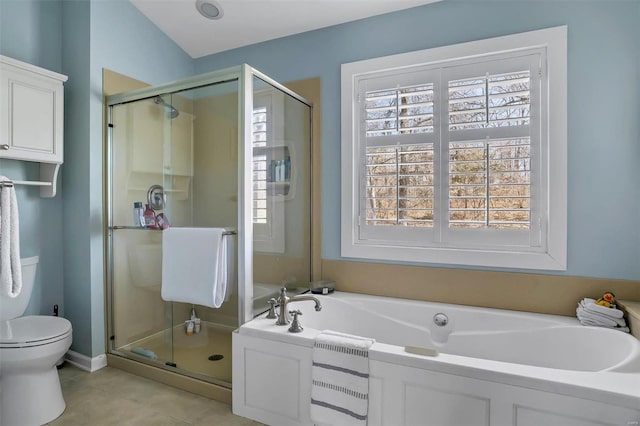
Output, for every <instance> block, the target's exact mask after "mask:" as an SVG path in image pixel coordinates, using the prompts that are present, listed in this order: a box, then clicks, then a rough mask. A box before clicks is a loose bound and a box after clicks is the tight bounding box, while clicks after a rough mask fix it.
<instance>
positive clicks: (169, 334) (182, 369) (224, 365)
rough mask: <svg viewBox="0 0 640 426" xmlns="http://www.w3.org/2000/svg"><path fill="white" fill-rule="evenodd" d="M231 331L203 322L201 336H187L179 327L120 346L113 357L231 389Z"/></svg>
mask: <svg viewBox="0 0 640 426" xmlns="http://www.w3.org/2000/svg"><path fill="white" fill-rule="evenodd" d="M234 329H235V327H231V326H226V325H221V324H215V323H210V322H205V321H203V322H202V325H201V331H200V333H197V334H193V335H191V336H188V335H187V334H186V333H185V329H184V325H182V324H178V325H175V326H173V327H172V328H168V329H166V330H162V331H159V332H157V333H155V334H152V335H150V336H148V337H144V338H142V339H139V340H137V341H135V342H132V343H130V344H128V345H124V346H121V347H119V348H117V349H116V350H115V351H113V353H114V354H115V355H120V356H123V357H126V358H131V359H134V360H136V361H140V362H144V363H146V364H151V365H153V366H156V367H160V368H163V369H168V370H170V371H173V372H176V373H178V374H184V375H186V376H190V377H193V378H196V379H199V380H204V381H207V382H210V383H214V384H217V385H220V386H225V387H228V388H230V387H231V359H232V357H231V332H232V331H233V330H234ZM211 357H215V359H216V360H215V362H212V360H210V358H211Z"/></svg>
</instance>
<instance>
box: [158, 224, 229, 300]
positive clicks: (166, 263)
mask: <svg viewBox="0 0 640 426" xmlns="http://www.w3.org/2000/svg"><path fill="white" fill-rule="evenodd" d="M224 232H225V229H224V228H168V229H165V230H164V231H162V291H161V295H162V299H163V300H166V301H172V302H183V303H192V304H196V305H203V306H208V307H210V308H219V307H220V306H221V305H222V303H223V302H224V300H225V294H226V292H227V286H228V285H230V284H229V274H228V268H227V266H228V265H227V245H226V242H225V240H226V238H225V236H224V235H223V233H224Z"/></svg>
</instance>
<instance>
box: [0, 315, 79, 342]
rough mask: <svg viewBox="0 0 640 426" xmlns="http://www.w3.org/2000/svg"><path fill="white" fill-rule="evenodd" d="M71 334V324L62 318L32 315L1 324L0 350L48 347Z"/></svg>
mask: <svg viewBox="0 0 640 426" xmlns="http://www.w3.org/2000/svg"><path fill="white" fill-rule="evenodd" d="M70 334H71V323H70V322H69V321H68V320H66V319H64V318H60V317H49V316H44V315H32V316H26V317H19V318H15V319H11V320H7V321H3V322H2V323H0V349H11V348H29V347H34V346H42V345H48V344H50V343H54V342H57V341H59V340H62V339H65V338H66V337H68V336H69V335H70Z"/></svg>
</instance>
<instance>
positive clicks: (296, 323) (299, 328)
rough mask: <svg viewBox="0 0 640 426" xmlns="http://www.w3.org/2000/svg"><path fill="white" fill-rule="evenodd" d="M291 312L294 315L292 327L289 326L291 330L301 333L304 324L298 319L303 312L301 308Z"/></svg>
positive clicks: (291, 331)
mask: <svg viewBox="0 0 640 426" xmlns="http://www.w3.org/2000/svg"><path fill="white" fill-rule="evenodd" d="M289 313H290V314H291V315H293V322H292V323H291V327H289V332H290V333H300V332H301V331H302V330H304V329H303V328H302V324H300V320H298V316H299V315H302V312H300V310H296V311H289Z"/></svg>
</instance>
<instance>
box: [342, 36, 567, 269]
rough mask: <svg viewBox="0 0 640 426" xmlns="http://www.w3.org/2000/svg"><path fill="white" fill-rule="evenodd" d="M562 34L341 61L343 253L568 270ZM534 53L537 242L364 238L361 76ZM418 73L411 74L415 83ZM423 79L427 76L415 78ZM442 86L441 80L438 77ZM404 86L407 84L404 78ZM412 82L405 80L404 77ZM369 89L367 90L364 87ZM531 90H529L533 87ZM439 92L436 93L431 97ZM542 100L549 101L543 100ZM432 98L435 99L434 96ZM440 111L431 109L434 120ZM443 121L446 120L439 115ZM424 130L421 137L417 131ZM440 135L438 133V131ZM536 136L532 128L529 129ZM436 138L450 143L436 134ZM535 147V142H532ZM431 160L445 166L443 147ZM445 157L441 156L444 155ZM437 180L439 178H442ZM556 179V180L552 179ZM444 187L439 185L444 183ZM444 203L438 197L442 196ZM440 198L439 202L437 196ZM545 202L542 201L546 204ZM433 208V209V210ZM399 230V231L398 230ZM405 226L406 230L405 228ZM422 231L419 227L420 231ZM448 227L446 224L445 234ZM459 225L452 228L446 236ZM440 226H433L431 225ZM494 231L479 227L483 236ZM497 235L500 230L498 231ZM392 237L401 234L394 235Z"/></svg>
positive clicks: (392, 232)
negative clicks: (537, 79) (538, 95)
mask: <svg viewBox="0 0 640 426" xmlns="http://www.w3.org/2000/svg"><path fill="white" fill-rule="evenodd" d="M566 34H567V27H566V26H562V27H555V28H549V29H544V30H538V31H531V32H526V33H520V34H514V35H509V36H504V37H497V38H492V39H486V40H479V41H472V42H468V43H462V44H456V45H451V46H444V47H438V48H433V49H427V50H422V51H416V52H409V53H404V54H399V55H392V56H386V57H381V58H374V59H369V60H364V61H358V62H352V63H348V64H343V65H342V70H341V74H342V86H341V102H342V129H341V131H342V134H341V136H342V165H341V170H342V203H341V204H342V205H341V226H342V230H341V256H343V257H353V258H366V259H376V260H385V261H411V262H424V263H443V264H452V265H456V264H458V265H470V266H485V267H505V268H524V269H542V270H566V264H567V253H566V250H567V248H566V246H567V218H566V215H567V174H566V168H567V112H566V102H567V101H566V96H567V95H566V78H567V77H566V75H567V65H566V49H567V48H566V37H567V36H566ZM532 52H539V53H540V55H541V57H542V58H543V59H542V63H541V68H540V72H541V73H542V78H540V83H541V86H540V92H541V93H542V95H543V96H542V100H543V101H544V103H543V104H542V106H541V108H540V110H541V113H542V114H541V116H540V120H539V123H540V128H539V134H540V152H539V157H540V158H539V159H540V167H539V168H538V169H537V170H538V171H539V176H538V177H537V179H536V182H535V186H534V182H533V180H532V182H531V191H541V195H539V198H540V200H541V201H542V203H541V204H542V208H543V209H544V208H545V207H546V212H545V211H543V212H541V213H540V216H539V217H541V218H542V219H541V221H540V222H541V223H540V224H539V228H538V229H537V230H536V229H535V228H536V227H537V226H538V224H537V223H533V221H534V216H533V215H532V216H531V219H532V223H531V231H528V232H529V233H530V234H533V233H534V231H535V232H537V233H538V234H539V236H540V241H541V245H540V247H535V246H533V245H531V244H529V245H522V246H513V245H499V244H475V245H473V244H472V245H469V244H466V247H460V246H456V245H455V244H454V243H452V242H451V241H447V242H446V243H441V242H438V245H429V244H425V243H424V242H423V241H422V242H421V241H420V239H419V238H415V234H416V233H414V235H413V236H412V237H408V238H403V237H401V235H402V234H410V233H411V232H410V231H411V229H408V230H405V229H393V228H391V229H389V230H385V231H383V233H385V234H387V237H386V238H385V239H365V238H361V236H360V235H361V234H360V229H359V227H360V222H361V219H360V217H361V214H362V213H361V211H360V209H361V205H360V199H361V195H362V191H366V188H365V183H364V181H363V180H362V179H361V172H362V170H363V169H364V156H363V155H362V150H363V149H366V148H364V147H366V141H364V140H362V139H364V138H362V137H361V123H362V118H361V117H360V115H361V111H360V108H361V107H360V105H359V102H358V100H359V99H362V93H363V91H362V88H361V84H360V83H361V82H362V81H366V80H367V79H374V78H375V79H381V78H382V77H384V78H389V79H393V78H394V76H396V75H399V74H407V75H409V74H411V73H414V72H429V70H430V69H434V68H442V67H443V65H444V66H446V65H447V64H456V65H463V64H465V63H476V62H479V61H482V60H483V59H488V60H493V59H496V58H510V57H518V56H524V55H526V54H531V53H532ZM414 80H415V79H409V81H410V82H411V81H414ZM419 82H420V83H427V81H424V80H422V81H419ZM435 83H436V84H440V82H439V81H437V82H435ZM403 84H405V82H404V80H403ZM407 84H410V83H407ZM367 90H370V89H367ZM532 92H533V89H532ZM436 96H439V95H436ZM532 96H534V95H533V93H532ZM545 98H546V101H545ZM434 102H437V101H436V100H434ZM437 115H438V114H437V113H436V114H434V126H437V124H436V122H435V120H438V118H437ZM439 120H440V124H442V123H444V125H446V123H447V122H448V120H445V119H444V118H443V117H440V118H439ZM422 135H425V134H424V133H422V134H420V135H418V136H422ZM436 137H439V135H436ZM532 137H533V133H532ZM440 143H449V138H447V140H446V141H444V140H441V141H440ZM532 145H533V141H532ZM435 151H436V153H435V161H436V162H437V164H438V165H439V166H437V167H440V168H442V165H443V161H442V160H443V159H441V158H440V157H439V156H440V155H441V152H439V151H442V150H437V149H436V150H435ZM445 160H446V159H445ZM439 173H441V174H443V175H444V176H448V172H446V171H444V172H442V170H440V172H439ZM441 178H442V176H441ZM551 183H553V185H551ZM441 188H444V186H442V185H441ZM440 201H442V200H440ZM435 202H436V203H437V202H438V200H435ZM545 204H546V206H545ZM447 205H448V203H447V204H446V205H445V204H444V203H442V202H441V203H440V204H439V206H440V207H439V206H438V204H436V205H435V210H436V211H438V210H440V214H442V211H448V207H447ZM434 214H435V212H434ZM398 231H400V232H398ZM407 231H409V232H407ZM421 231H422V230H421ZM450 231H451V230H450V229H449V230H448V232H450ZM459 231H462V232H464V230H459V229H456V230H454V232H452V233H451V234H457V233H459ZM435 232H437V230H436V231H435ZM486 234H491V233H486V232H485V233H483V235H486ZM496 234H499V232H498V233H496ZM394 235H397V236H398V238H394Z"/></svg>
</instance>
